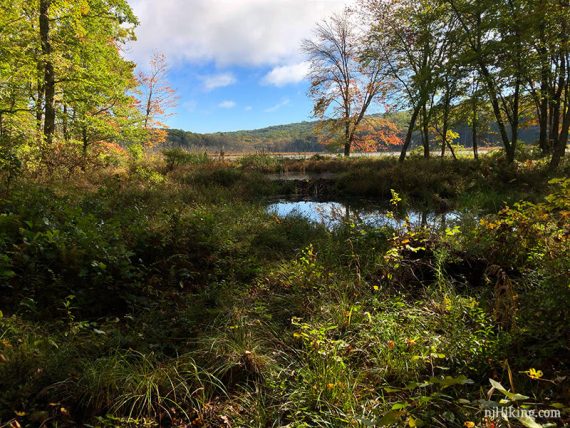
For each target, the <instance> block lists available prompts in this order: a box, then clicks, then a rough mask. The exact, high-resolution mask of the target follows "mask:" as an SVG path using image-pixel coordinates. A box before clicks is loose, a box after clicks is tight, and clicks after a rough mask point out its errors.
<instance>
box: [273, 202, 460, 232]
mask: <svg viewBox="0 0 570 428" xmlns="http://www.w3.org/2000/svg"><path fill="white" fill-rule="evenodd" d="M267 211H268V212H270V213H274V214H276V215H277V216H279V217H287V216H289V215H294V216H300V217H303V218H306V219H307V220H310V221H313V222H316V223H322V224H324V225H325V226H327V227H328V228H332V227H335V226H338V225H339V224H341V223H342V222H343V221H346V220H347V219H348V220H352V221H361V222H363V223H364V224H366V225H368V226H376V227H379V226H391V227H395V228H399V227H402V226H403V223H404V219H403V218H396V219H394V218H391V217H389V216H388V213H387V210H386V209H385V208H380V207H373V206H372V207H368V208H360V207H359V208H355V207H352V206H350V205H349V204H345V203H342V202H314V201H298V202H291V201H280V202H276V203H273V204H271V205H269V206H268V208H267ZM407 215H408V216H409V218H410V223H411V224H412V225H413V226H422V225H424V226H428V227H431V228H439V227H447V226H450V225H452V224H453V223H454V222H455V221H456V220H458V219H459V217H460V216H459V214H458V213H457V212H450V213H445V214H435V213H433V212H421V211H415V210H409V211H408V212H407Z"/></svg>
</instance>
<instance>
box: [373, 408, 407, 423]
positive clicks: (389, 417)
mask: <svg viewBox="0 0 570 428" xmlns="http://www.w3.org/2000/svg"><path fill="white" fill-rule="evenodd" d="M401 415H402V412H400V411H396V410H392V411H390V412H388V413H386V414H385V415H384V416H383V417H382V419H380V420H379V421H378V424H377V426H379V427H385V426H388V425H394V424H395V423H398V422H399V421H400V416H401Z"/></svg>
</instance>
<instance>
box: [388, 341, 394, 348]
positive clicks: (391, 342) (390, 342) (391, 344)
mask: <svg viewBox="0 0 570 428" xmlns="http://www.w3.org/2000/svg"><path fill="white" fill-rule="evenodd" d="M395 347H396V342H394V341H393V340H389V341H388V348H389V349H394V348H395Z"/></svg>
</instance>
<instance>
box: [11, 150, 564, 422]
mask: <svg viewBox="0 0 570 428" xmlns="http://www.w3.org/2000/svg"><path fill="white" fill-rule="evenodd" d="M497 162H498V161H497V160H495V159H491V158H490V159H487V160H485V161H483V162H481V163H479V164H477V163H474V162H471V161H459V162H453V161H443V162H442V161H440V160H433V161H430V162H425V161H422V160H411V161H410V162H407V163H405V164H404V165H399V164H397V163H396V162H395V160H392V159H379V160H367V159H362V160H355V161H345V160H327V159H325V160H322V159H315V160H311V161H305V162H300V161H281V160H275V159H270V158H265V157H250V158H245V159H242V160H240V161H239V162H236V163H221V162H214V161H210V160H208V159H207V158H200V157H195V158H192V159H186V160H185V161H178V162H175V163H170V162H166V163H165V162H164V161H162V160H155V161H153V162H147V163H139V164H137V165H130V166H128V167H124V168H116V169H112V170H105V171H98V172H87V173H84V174H80V175H74V176H73V177H71V176H69V175H68V174H67V173H66V172H65V171H60V172H56V173H53V174H51V175H50V177H49V179H47V178H43V179H41V178H38V177H34V178H32V177H22V178H20V179H18V180H16V181H13V182H12V183H10V187H9V188H6V189H4V190H3V198H2V201H1V202H0V212H1V214H0V310H1V311H2V312H1V314H2V316H1V318H0V425H1V424H2V423H4V424H6V425H7V426H15V427H16V426H30V427H33V426H40V425H42V424H43V425H44V426H77V425H81V424H85V425H90V426H204V427H207V426H211V427H234V426H244V427H271V426H276V427H277V426H290V427H304V426H307V427H308V426H323V427H324V426H327V427H338V426H422V425H423V426H441V427H462V426H464V424H465V423H466V422H473V423H474V424H476V426H481V427H483V426H485V427H486V426H491V425H489V424H490V423H491V421H486V422H484V421H483V409H484V408H485V406H493V405H497V406H504V405H507V404H508V405H515V406H521V405H523V404H525V403H528V405H529V406H531V407H532V408H540V409H551V410H560V411H561V412H562V413H561V419H560V418H559V419H557V420H555V421H554V422H555V423H562V422H561V421H563V420H564V418H566V419H565V420H568V413H567V407H566V406H568V404H569V403H570V397H569V395H568V391H569V390H568V381H567V380H566V378H565V377H566V376H568V375H569V374H570V372H569V371H570V367H569V366H568V358H567V357H566V356H567V355H568V353H569V351H570V349H569V346H568V344H569V343H570V336H569V332H570V328H569V326H570V324H569V320H568V315H567V305H568V302H569V301H570V289H569V288H568V273H569V269H570V258H569V257H568V256H569V254H568V252H569V246H568V234H569V229H568V224H569V221H568V219H569V218H568V215H569V214H568V213H569V212H570V182H569V181H568V180H557V181H552V180H551V178H552V177H549V176H548V175H547V174H546V173H545V172H544V169H543V166H542V165H541V164H540V163H537V162H528V163H526V164H518V165H517V166H515V167H513V168H511V169H508V168H503V167H499V165H498V164H497ZM279 171H304V172H330V173H335V174H336V175H335V177H334V179H332V182H331V183H328V186H330V189H331V190H330V192H331V194H332V195H334V196H352V197H377V198H382V199H383V200H384V202H385V203H386V204H387V205H389V206H392V208H393V210H394V211H398V212H401V211H402V210H405V207H406V206H411V205H413V204H418V203H420V204H445V205H446V206H454V207H464V206H466V207H470V208H481V209H484V210H485V211H491V212H492V211H494V212H495V213H497V212H498V211H499V209H501V208H503V206H504V205H505V203H507V204H509V205H511V208H508V209H504V210H502V211H501V212H500V213H498V214H491V215H489V216H488V217H485V218H483V219H482V220H481V222H480V223H477V224H473V223H465V224H459V225H458V226H457V227H452V228H449V229H444V230H426V229H415V228H412V227H411V226H410V227H404V228H403V229H398V230H394V229H391V228H389V227H382V228H373V227H369V226H366V225H364V224H361V223H358V222H354V221H346V222H345V223H343V224H341V225H340V226H338V227H337V228H334V229H332V230H329V229H327V228H325V227H324V226H322V225H319V224H312V223H308V222H307V221H306V220H304V219H302V218H299V217H289V218H278V217H276V216H275V215H272V214H269V213H267V212H266V210H265V204H266V200H267V199H269V198H271V197H274V196H275V195H280V194H281V195H282V194H288V193H292V192H295V191H296V190H297V189H296V188H295V185H292V184H291V183H281V182H278V181H271V180H269V179H267V177H266V176H265V175H264V174H265V173H267V172H279ZM549 181H550V184H548V182H549ZM391 189H393V190H395V191H396V193H397V194H394V193H392V192H391ZM547 195H549V196H547ZM523 197H524V199H527V200H528V202H525V203H523V204H520V205H515V204H514V203H515V201H518V200H521V199H522V198H523ZM390 199H391V202H390ZM531 369H533V370H534V371H531ZM537 371H540V372H537ZM489 379H493V381H496V382H499V383H501V385H502V387H497V386H496V385H495V388H494V389H493V390H492V391H490V390H491V388H492V385H491V384H490V381H489ZM503 387H504V388H503ZM515 391H516V393H518V394H519V395H514V392H515ZM487 393H489V394H487ZM500 400H507V401H508V403H504V402H503V403H501V402H500ZM551 422H552V421H551ZM493 423H495V425H494V426H497V427H498V426H502V425H501V424H505V422H499V421H494V422H493ZM509 423H510V424H511V426H518V424H520V423H521V422H520V421H517V420H511V421H510V422H509ZM504 426H507V425H506V424H505V425H504Z"/></svg>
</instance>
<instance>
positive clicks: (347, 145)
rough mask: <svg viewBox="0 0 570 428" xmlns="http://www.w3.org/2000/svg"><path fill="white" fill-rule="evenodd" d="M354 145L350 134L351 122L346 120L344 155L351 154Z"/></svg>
mask: <svg viewBox="0 0 570 428" xmlns="http://www.w3.org/2000/svg"><path fill="white" fill-rule="evenodd" d="M351 146H352V141H351V136H350V123H349V122H348V120H347V122H346V124H345V125H344V156H346V157H349V156H350V149H351Z"/></svg>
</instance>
